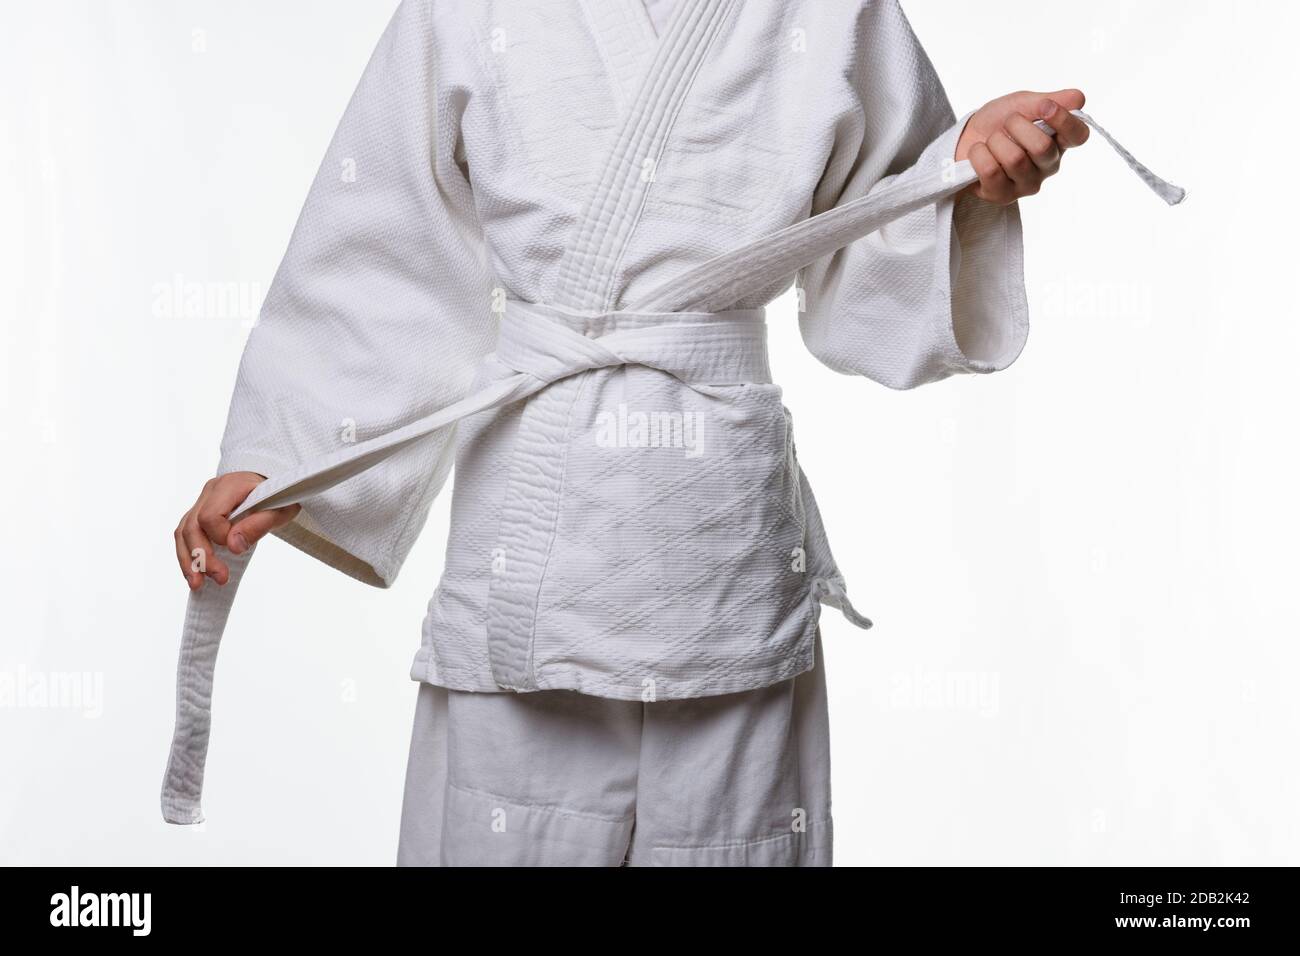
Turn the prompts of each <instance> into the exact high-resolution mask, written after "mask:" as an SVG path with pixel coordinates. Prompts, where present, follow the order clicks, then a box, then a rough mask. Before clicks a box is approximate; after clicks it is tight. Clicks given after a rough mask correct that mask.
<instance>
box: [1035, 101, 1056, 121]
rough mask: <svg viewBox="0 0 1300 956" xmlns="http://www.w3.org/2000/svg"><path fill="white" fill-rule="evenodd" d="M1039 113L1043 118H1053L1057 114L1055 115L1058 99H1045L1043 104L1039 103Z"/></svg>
mask: <svg viewBox="0 0 1300 956" xmlns="http://www.w3.org/2000/svg"><path fill="white" fill-rule="evenodd" d="M1038 115H1039V116H1041V117H1042V118H1043V119H1051V118H1052V117H1053V116H1055V115H1056V101H1055V100H1043V102H1042V103H1041V104H1039V107H1038Z"/></svg>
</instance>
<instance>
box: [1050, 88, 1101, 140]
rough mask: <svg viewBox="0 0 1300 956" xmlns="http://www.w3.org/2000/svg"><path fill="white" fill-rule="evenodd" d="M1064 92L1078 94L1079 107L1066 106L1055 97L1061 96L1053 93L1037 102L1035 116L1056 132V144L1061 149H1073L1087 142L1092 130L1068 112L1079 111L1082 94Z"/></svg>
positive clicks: (1075, 91) (1067, 100) (1070, 100)
mask: <svg viewBox="0 0 1300 956" xmlns="http://www.w3.org/2000/svg"><path fill="white" fill-rule="evenodd" d="M1064 92H1067V93H1076V94H1078V96H1077V102H1078V103H1079V104H1080V106H1067V105H1066V104H1065V103H1063V102H1061V100H1060V99H1057V97H1059V96H1061V94H1060V93H1053V94H1051V95H1050V96H1048V97H1045V98H1043V99H1042V100H1041V101H1039V103H1038V106H1037V116H1038V117H1039V118H1040V119H1042V120H1043V122H1045V123H1046V124H1047V125H1048V126H1050V127H1052V129H1054V130H1056V144H1057V145H1058V146H1059V147H1060V148H1061V149H1073V148H1074V147H1076V146H1082V145H1083V144H1084V143H1086V142H1088V137H1089V136H1090V135H1092V130H1090V129H1089V128H1088V124H1087V123H1085V122H1084V121H1083V120H1081V119H1079V117H1077V116H1074V115H1073V114H1071V113H1070V110H1072V109H1079V108H1080V107H1081V106H1082V104H1083V94H1082V93H1079V91H1078V90H1066V91H1064ZM1066 102H1075V99H1073V98H1066Z"/></svg>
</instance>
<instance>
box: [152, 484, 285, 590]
mask: <svg viewBox="0 0 1300 956" xmlns="http://www.w3.org/2000/svg"><path fill="white" fill-rule="evenodd" d="M264 481H266V476H265V475H259V474H257V473H256V472H253V471H232V472H230V473H229V474H227V475H221V476H220V477H218V478H213V479H212V480H211V481H209V482H208V483H207V484H205V485H204V486H203V490H202V491H201V492H199V498H198V501H196V502H194V507H193V508H191V509H190V510H189V511H187V512H186V513H185V515H184V516H183V517H182V518H181V523H180V524H178V525H177V526H176V534H175V538H176V560H177V561H179V562H180V566H181V574H183V575H184V576H185V580H186V582H187V583H188V584H189V586H190V590H191V591H197V590H198V589H199V588H201V587H203V581H204V578H205V577H208V578H211V579H212V580H213V582H214V583H216V584H218V585H224V584H225V583H226V582H227V581H229V580H230V569H229V568H228V567H226V564H225V562H224V561H222V560H221V559H220V558H218V557H217V550H216V548H215V547H213V544H214V543H215V544H219V545H221V546H222V547H223V548H226V549H227V550H229V551H231V552H232V553H234V554H243V553H244V552H245V551H247V550H248V549H249V548H251V547H252V546H253V545H255V544H257V542H258V541H260V540H261V539H262V538H263V537H264V536H265V535H266V534H267V533H268V532H270V531H274V530H275V529H276V528H279V527H282V526H283V525H286V524H288V523H289V522H290V521H292V520H293V519H294V518H296V517H297V516H298V512H299V510H301V507H302V506H301V505H288V506H287V507H284V508H275V509H272V510H268V511H255V512H253V513H252V514H249V515H245V516H244V517H242V518H240V519H239V521H238V522H237V523H236V524H234V525H231V523H230V515H231V512H233V511H234V510H235V509H236V508H238V507H239V506H240V504H242V503H243V501H244V499H245V498H247V497H248V496H249V494H250V493H251V492H252V490H253V489H254V488H256V487H257V486H258V485H260V484H261V483H262V482H264ZM195 551H201V552H202V557H203V566H204V568H205V570H204V571H195V570H194V569H193V565H194V563H195V556H194V552H195Z"/></svg>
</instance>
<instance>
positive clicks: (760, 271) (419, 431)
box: [162, 110, 1186, 823]
mask: <svg viewBox="0 0 1300 956" xmlns="http://www.w3.org/2000/svg"><path fill="white" fill-rule="evenodd" d="M1074 115H1075V116H1078V117H1079V118H1080V119H1081V120H1083V121H1084V122H1085V123H1087V124H1088V125H1089V126H1090V127H1092V128H1093V129H1095V130H1096V131H1097V132H1098V133H1100V134H1101V135H1102V136H1103V137H1104V138H1105V139H1106V141H1107V142H1109V143H1110V144H1111V146H1113V147H1114V148H1115V150H1116V151H1117V152H1118V153H1119V154H1120V156H1121V157H1122V158H1123V159H1124V161H1125V162H1126V163H1127V164H1128V165H1129V167H1130V168H1131V169H1133V170H1134V172H1136V173H1137V174H1138V176H1140V177H1141V178H1142V180H1143V181H1144V182H1145V183H1146V184H1147V185H1148V186H1150V187H1151V188H1152V189H1153V190H1154V191H1155V192H1156V194H1157V195H1159V196H1160V197H1161V198H1162V199H1164V200H1165V201H1166V202H1167V203H1169V204H1170V205H1176V204H1177V203H1179V202H1182V200H1183V199H1184V197H1185V195H1186V193H1185V192H1184V190H1182V189H1180V188H1178V187H1177V186H1173V185H1171V184H1170V183H1168V182H1166V181H1165V180H1163V179H1161V178H1160V177H1158V176H1156V175H1155V174H1154V173H1152V172H1151V170H1149V169H1148V168H1147V167H1145V166H1143V165H1142V164H1141V163H1139V162H1138V161H1137V160H1136V159H1134V158H1133V156H1132V154H1130V153H1129V152H1128V151H1127V150H1125V149H1124V148H1123V147H1122V146H1120V145H1119V143H1118V142H1116V141H1115V139H1114V138H1113V137H1112V136H1111V135H1110V134H1109V133H1107V132H1106V130H1104V129H1103V128H1102V127H1101V126H1099V125H1098V124H1097V123H1096V122H1095V121H1094V120H1093V119H1092V117H1090V116H1088V115H1087V114H1085V113H1083V112H1082V111H1079V110H1075V111H1074ZM1037 125H1038V126H1039V128H1041V129H1043V131H1044V132H1047V133H1049V134H1052V135H1054V134H1055V131H1054V130H1053V129H1052V128H1051V127H1050V126H1048V125H1047V124H1046V123H1045V122H1043V121H1042V120H1039V121H1038V122H1037ZM978 178H979V177H978V175H977V174H976V172H975V170H974V168H973V167H972V166H971V164H970V163H969V162H967V161H965V160H963V161H962V162H960V163H954V164H952V166H950V167H948V168H946V169H943V170H942V171H941V172H940V174H939V175H938V176H935V175H934V173H933V171H924V172H923V173H917V174H912V175H908V174H904V175H901V176H899V177H898V178H897V179H895V180H894V181H893V182H891V183H889V184H887V185H886V186H883V187H881V188H880V189H877V190H875V191H874V192H872V193H871V194H870V195H869V196H865V197H863V198H862V199H857V200H854V201H853V202H849V203H845V204H844V205H843V206H839V207H836V208H835V209H832V210H830V211H828V212H825V213H822V214H820V215H817V216H813V217H812V218H810V219H806V220H804V221H803V222H800V223H797V224H795V225H793V226H790V227H788V228H786V229H782V230H780V231H778V232H775V233H772V234H770V235H768V236H765V237H763V238H762V239H759V240H757V241H755V242H752V243H749V244H747V245H744V246H741V247H739V248H737V249H734V250H732V251H730V252H727V253H724V254H723V255H720V256H717V257H715V258H713V259H710V260H708V261H707V262H704V263H702V264H701V265H699V266H696V267H694V268H691V269H688V270H686V271H685V272H684V273H682V274H680V275H678V276H677V277H675V278H673V279H671V280H670V281H668V282H665V283H663V284H661V285H660V286H659V287H657V288H656V289H655V290H654V291H652V292H651V293H650V294H649V295H648V296H647V297H646V298H645V299H643V300H642V302H641V309H639V310H637V311H634V312H620V313H610V314H606V315H578V314H575V313H572V312H566V311H564V310H560V309H555V308H552V307H548V306H544V305H533V304H527V303H517V302H511V303H509V304H508V306H507V309H506V314H505V316H504V317H503V319H502V323H501V330H500V337H499V340H498V344H497V351H496V353H495V356H496V360H497V362H498V363H499V364H500V365H502V366H504V367H505V368H507V369H510V370H512V371H511V373H510V374H507V375H506V377H504V378H500V379H496V380H493V381H490V382H488V383H487V384H485V385H483V386H482V387H480V388H477V389H475V391H473V392H472V393H471V394H470V395H468V396H466V397H465V398H463V399H461V400H460V401H458V402H454V403H453V404H451V405H448V406H446V407H445V408H442V409H440V410H439V411H437V412H434V413H433V414H432V415H428V416H426V417H424V418H421V419H419V420H417V421H414V422H411V423H410V424H408V425H405V426H403V427H402V428H398V429H395V430H393V431H391V432H389V433H387V434H385V435H381V436H379V437H378V438H374V439H371V440H370V441H366V442H361V443H359V444H356V445H350V446H347V447H345V448H343V449H340V450H339V451H337V452H334V453H332V454H330V455H325V456H322V457H321V458H318V459H315V460H313V461H311V462H308V463H307V464H305V465H302V466H300V467H299V468H297V469H295V470H294V471H292V472H289V473H287V474H281V475H270V476H268V477H267V480H266V481H264V482H262V483H261V484H260V485H258V486H257V488H255V489H254V490H253V492H252V494H250V495H249V496H248V498H247V499H245V501H244V502H243V504H242V505H240V507H239V508H238V509H237V510H236V511H235V512H234V513H233V514H231V516H230V520H231V521H232V523H233V522H235V521H237V520H238V519H239V518H241V517H243V516H244V515H246V514H248V513H250V512H252V511H261V510H266V509H272V508H282V507H285V506H287V505H291V504H296V503H298V502H301V501H303V500H305V499H307V498H310V497H312V496H313V495H316V494H319V493H321V492H323V491H325V490H327V489H329V488H332V487H333V486H334V485H337V484H339V483H340V482H342V481H345V480H347V479H348V478H351V477H352V476H354V475H357V474H359V473H360V472H362V471H365V470H366V469H368V468H371V467H373V466H374V465H376V464H378V463H379V462H380V461H383V460H384V459H385V458H387V457H388V456H390V455H392V454H394V453H395V452H397V451H399V450H400V449H402V448H405V447H407V446H408V445H410V444H411V443H413V442H418V441H420V440H421V439H422V438H425V437H427V436H429V435H431V434H433V433H434V432H436V431H438V430H439V429H441V428H444V427H446V426H448V425H450V424H452V423H454V422H456V421H459V420H460V419H462V418H464V417H466V416H468V415H473V414H475V413H477V412H482V411H486V410H488V409H491V408H499V407H501V406H503V405H507V404H510V403H512V402H518V401H522V400H524V399H527V398H529V397H530V396H532V395H535V394H537V393H538V392H540V391H541V390H542V389H544V388H546V387H547V386H548V385H550V384H552V383H554V382H557V381H560V380H561V379H564V378H568V377H570V376H572V375H576V374H579V373H581V372H585V371H589V370H592V369H598V368H609V367H615V366H620V365H643V366H647V367H650V368H657V369H660V370H662V371H664V372H667V373H668V374H670V375H673V376H676V377H677V378H679V379H681V380H682V381H683V382H685V383H686V384H687V385H690V384H714V385H722V384H741V383H766V382H770V381H771V373H770V371H769V369H768V364H767V350H766V327H765V325H764V322H763V310H761V309H753V310H743V311H726V310H727V309H728V308H729V307H730V306H731V305H733V304H734V303H736V302H738V301H740V299H742V298H743V297H744V296H745V295H746V294H748V293H749V292H750V291H752V290H754V289H761V288H766V287H769V286H770V285H771V284H772V283H774V282H775V281H778V280H780V279H782V278H785V277H788V276H791V275H793V274H794V273H795V272H797V271H798V270H799V269H802V268H803V267H804V266H807V265H809V264H810V263H813V262H816V261H817V260H818V259H821V258H822V257H824V256H827V255H830V254H831V253H833V252H835V251H836V250H838V249H841V248H843V247H844V246H847V245H848V244H849V243H851V242H854V241H855V240H857V239H860V238H862V237H863V236H866V235H868V234H870V233H872V232H875V231H876V230H878V229H880V228H882V227H883V226H885V225H887V224H889V223H890V222H893V221H894V220H895V219H898V218H899V217H901V216H905V215H907V214H908V213H910V212H913V211H915V210H917V209H920V208H923V207H924V206H928V205H930V204H932V203H936V202H939V201H941V200H943V199H945V198H947V197H949V196H952V195H955V194H956V193H958V192H960V191H962V190H963V189H965V188H966V187H967V186H969V185H971V184H972V183H973V182H975V181H976V180H977V179H978ZM606 326H610V327H612V328H613V329H614V331H610V332H608V333H604V334H602V331H603V328H604V327H606ZM251 555H252V552H251V551H249V552H246V553H245V554H243V555H233V554H230V555H223V557H224V559H225V561H226V563H227V566H228V567H229V569H230V579H229V581H228V582H227V584H226V585H225V586H224V587H214V586H212V585H208V586H206V587H203V588H201V589H200V590H199V591H196V592H192V593H191V594H190V597H189V603H188V605H187V608H186V613H185V627H184V632H183V634H182V638H181V654H180V662H179V665H178V668H177V677H176V727H175V731H174V732H173V735H172V743H171V752H170V754H169V757H168V761H167V771H166V773H165V775H164V778H163V789H162V811H163V818H164V819H165V820H167V822H169V823H199V822H201V821H202V820H203V811H202V807H201V803H202V796H203V772H204V765H205V763H206V760H207V751H208V735H209V730H210V727H211V722H212V683H213V674H214V671H215V668H216V658H217V651H218V649H219V647H220V644H221V636H222V632H223V631H224V629H225V625H226V619H227V618H228V616H229V614H230V608H231V606H232V604H233V603H234V599H235V594H236V592H237V591H238V587H239V582H240V580H241V578H242V577H243V573H244V570H245V568H247V566H248V561H249V558H250V557H251ZM832 597H835V596H834V595H832ZM832 603H834V602H833V601H832ZM845 610H846V613H849V614H850V615H851V616H852V614H853V612H852V610H851V608H848V607H847V602H845Z"/></svg>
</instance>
